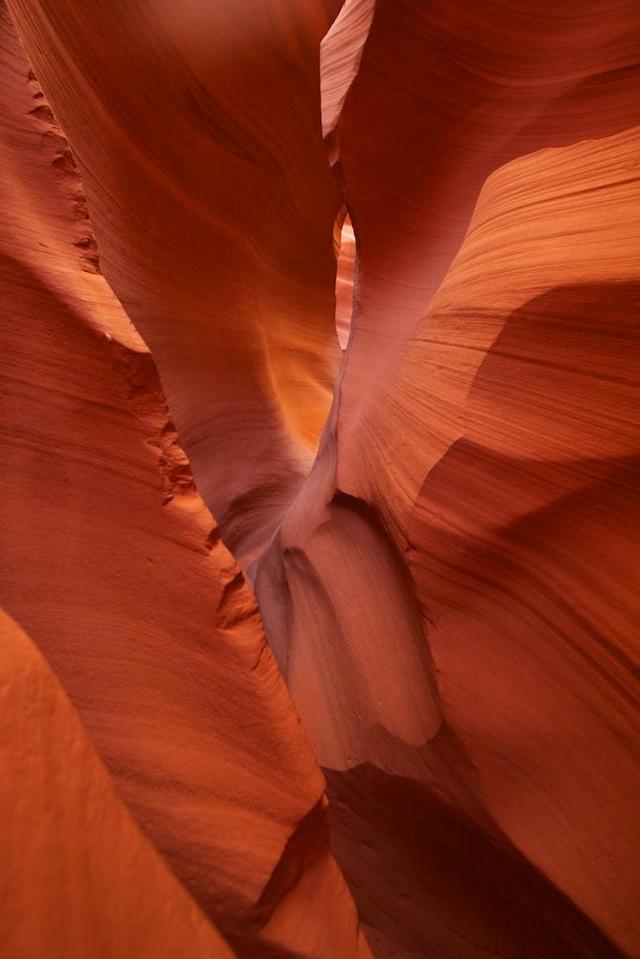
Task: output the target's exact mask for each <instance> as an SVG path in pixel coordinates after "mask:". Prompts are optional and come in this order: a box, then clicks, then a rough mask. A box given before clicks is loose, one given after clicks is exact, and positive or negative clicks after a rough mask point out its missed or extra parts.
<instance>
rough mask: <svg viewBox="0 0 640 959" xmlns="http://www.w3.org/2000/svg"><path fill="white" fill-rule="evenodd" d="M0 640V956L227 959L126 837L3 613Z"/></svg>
mask: <svg viewBox="0 0 640 959" xmlns="http://www.w3.org/2000/svg"><path fill="white" fill-rule="evenodd" d="M0 637H1V639H2V642H1V644H0V741H1V742H2V761H3V775H2V785H1V786H0V790H1V793H2V808H3V810H4V813H5V814H4V815H3V816H2V817H1V818H0V834H1V836H2V870H1V871H0V891H1V894H2V923H1V924H0V944H1V946H2V954H3V955H4V956H66V957H69V959H74V957H78V959H81V957H84V956H88V955H100V956H108V957H110V956H113V957H114V959H121V957H122V956H134V955H135V956H148V957H149V959H152V957H153V959H156V957H166V959H177V957H178V956H184V955H185V954H188V955H189V956H193V957H194V959H200V957H206V959H214V957H215V959H231V957H232V955H233V953H232V952H231V950H230V949H229V948H228V946H226V945H225V943H224V942H223V941H222V939H221V938H220V936H219V935H218V934H217V933H216V932H215V931H214V929H213V928H212V926H211V924H210V923H208V922H207V921H206V919H205V917H204V916H203V915H202V913H201V912H200V911H199V910H198V909H197V908H196V906H195V905H194V903H193V901H192V900H191V899H190V897H189V896H188V894H187V893H186V892H185V890H184V889H182V888H181V886H180V884H179V883H178V882H177V881H176V879H175V877H174V876H172V875H171V873H170V872H169V869H168V868H167V866H166V864H165V863H163V862H162V860H161V858H160V856H159V855H158V853H157V852H156V851H155V850H154V849H153V848H152V847H151V846H150V844H149V843H148V842H147V841H146V840H144V839H143V837H142V836H141V834H140V832H139V831H138V829H137V828H136V827H135V826H134V824H133V822H132V820H131V817H130V816H129V815H128V813H127V812H126V810H125V808H124V806H123V805H122V802H121V801H120V800H119V799H118V797H117V795H116V793H115V790H114V788H113V783H112V782H111V780H110V778H109V776H108V774H107V772H106V770H105V769H104V767H103V766H102V764H101V762H100V760H99V759H98V757H97V755H96V753H95V750H94V748H93V746H92V745H91V743H90V742H89V741H88V739H87V735H86V732H85V731H84V730H83V728H82V726H81V724H80V721H79V719H78V717H77V715H75V713H74V710H73V709H72V707H71V705H70V703H69V702H68V700H67V699H66V697H65V695H64V693H63V691H62V689H61V688H60V686H59V684H58V682H57V681H56V679H55V677H54V676H53V674H52V673H51V671H50V669H49V668H48V667H47V665H46V663H45V662H44V660H43V659H42V657H41V656H40V655H39V653H38V652H37V651H36V649H35V647H34V646H33V644H32V643H31V642H30V640H29V638H28V637H27V636H26V635H25V634H24V633H23V632H22V630H20V629H19V628H18V627H17V626H16V624H15V623H14V622H13V621H12V620H10V619H9V617H8V616H5V615H4V614H3V613H0ZM7 814H8V815H7ZM97 823H99V824H100V828H96V824H97Z"/></svg>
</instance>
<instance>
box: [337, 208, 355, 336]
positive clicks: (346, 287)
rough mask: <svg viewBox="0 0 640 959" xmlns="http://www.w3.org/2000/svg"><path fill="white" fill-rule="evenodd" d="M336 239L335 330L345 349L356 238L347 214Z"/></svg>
mask: <svg viewBox="0 0 640 959" xmlns="http://www.w3.org/2000/svg"><path fill="white" fill-rule="evenodd" d="M337 232H338V231H337ZM336 239H337V242H338V244H339V246H338V250H337V258H338V269H337V272H336V332H337V334H338V342H339V344H340V347H341V349H343V350H346V348H347V344H348V342H349V334H350V333H351V316H352V313H353V274H354V270H355V260H356V238H355V235H354V232H353V227H352V225H351V220H350V219H349V215H348V214H347V215H346V216H345V218H344V221H343V223H342V227H341V228H340V230H339V233H338V236H337V238H336Z"/></svg>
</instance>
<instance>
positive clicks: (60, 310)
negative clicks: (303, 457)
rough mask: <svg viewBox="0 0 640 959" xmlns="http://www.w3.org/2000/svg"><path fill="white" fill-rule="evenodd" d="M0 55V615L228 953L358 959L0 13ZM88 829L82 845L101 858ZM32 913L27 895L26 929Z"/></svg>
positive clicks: (323, 843)
mask: <svg viewBox="0 0 640 959" xmlns="http://www.w3.org/2000/svg"><path fill="white" fill-rule="evenodd" d="M2 55H3V61H2V76H3V77H4V78H5V79H6V80H7V83H6V85H5V84H3V86H2V110H3V113H2V127H1V130H0V142H1V146H2V153H3V161H4V162H3V166H2V174H1V176H0V183H1V185H2V189H3V198H4V203H3V209H2V214H1V216H2V223H3V229H2V231H0V237H1V238H0V247H1V248H2V250H1V253H2V255H1V260H0V289H1V290H2V300H3V304H6V306H5V311H4V313H3V317H2V331H1V339H2V357H3V363H2V367H3V368H2V411H3V434H2V437H1V441H0V445H1V456H0V461H1V466H2V497H1V504H2V505H1V519H2V539H3V560H2V577H1V579H2V583H1V585H0V603H1V605H2V606H3V607H4V608H5V609H6V610H7V611H9V612H10V614H11V615H12V616H13V617H14V618H15V619H16V620H17V621H18V622H19V623H20V624H21V625H22V626H23V627H24V628H25V629H26V630H28V633H29V635H30V637H31V638H32V640H33V641H34V642H35V643H36V644H37V645H38V647H39V649H40V650H41V651H42V652H43V653H44V655H45V656H46V658H47V660H48V662H49V663H50V665H51V666H52V667H53V669H54V670H55V672H56V674H57V676H58V678H59V679H60V680H61V682H62V683H63V685H64V687H65V690H66V692H67V693H68V695H69V696H70V698H71V701H72V703H73V705H74V706H75V707H76V709H77V711H78V713H79V715H80V717H81V719H82V721H83V723H84V725H85V728H86V729H87V731H88V732H89V734H90V735H91V737H92V739H93V742H94V743H95V745H96V747H97V749H98V752H99V754H100V756H101V758H102V760H103V761H104V762H105V764H106V767H107V769H108V771H109V772H110V774H111V775H112V777H113V779H114V782H115V784H116V786H117V788H118V791H119V793H120V795H121V797H122V798H123V799H124V801H125V803H126V805H127V806H128V808H129V810H130V811H131V813H132V814H133V816H134V818H135V819H136V820H137V822H138V823H139V825H140V826H141V828H142V830H143V831H144V833H145V834H146V836H147V837H148V838H149V839H150V840H151V841H152V842H153V843H154V845H155V846H156V847H157V849H159V850H160V852H161V853H162V854H163V856H164V857H165V859H166V860H167V861H168V863H169V864H170V865H171V867H172V869H173V870H174V872H175V874H176V875H177V877H178V878H179V879H180V880H181V881H182V882H183V883H184V885H185V886H186V887H187V889H188V890H189V892H190V893H191V894H192V895H193V896H194V898H195V899H197V901H198V902H199V903H200V905H201V906H202V907H203V908H204V909H205V911H206V912H207V913H208V915H209V916H210V917H213V918H214V920H215V921H216V923H217V924H219V926H220V928H224V931H225V934H226V935H227V936H228V938H229V940H230V941H232V942H233V944H234V948H235V949H236V950H237V953H238V955H239V956H252V957H253V956H254V955H256V954H259V955H264V956H285V955H286V956H287V957H289V956H297V957H298V956H299V957H303V956H304V957H311V956H317V955H322V956H325V955H326V956H329V955H331V956H333V955H335V956H344V957H345V959H351V957H352V956H355V955H358V954H362V955H366V949H365V947H364V945H362V946H361V945H359V938H358V930H357V921H356V916H355V911H354V908H353V903H352V901H351V899H350V896H349V894H348V892H347V890H346V887H345V884H344V880H343V878H342V876H341V875H340V872H339V870H338V868H337V866H336V864H335V862H334V861H333V859H332V857H331V855H330V853H329V849H328V836H327V830H326V813H325V800H324V798H323V789H324V782H323V779H322V776H321V774H320V771H319V769H318V767H317V764H316V762H315V761H314V758H313V755H312V753H311V751H310V749H309V746H308V744H307V742H306V741H305V738H304V736H303V734H302V733H301V730H300V725H299V720H298V718H297V716H296V714H295V712H294V709H293V707H292V705H291V702H290V700H289V698H288V695H287V692H286V689H285V687H284V685H283V683H282V680H281V679H280V677H279V675H278V672H277V668H276V666H275V663H274V660H273V657H272V656H271V654H270V652H269V650H268V649H267V648H266V644H265V638H264V633H263V631H262V627H261V623H260V619H259V616H258V613H257V610H256V606H255V600H254V598H253V595H252V593H251V591H250V589H249V588H248V587H247V586H246V584H245V583H244V581H243V578H242V575H241V573H240V571H239V569H238V567H237V565H236V564H235V562H234V561H233V559H232V557H231V556H230V555H229V553H228V552H227V550H226V548H225V547H224V546H223V544H222V542H221V541H220V535H219V531H218V528H217V526H216V523H215V522H214V520H213V518H212V516H211V514H210V513H209V512H208V510H207V509H206V507H205V505H204V503H203V502H202V500H201V499H200V497H199V495H198V492H197V491H196V488H195V485H194V482H193V478H192V475H191V470H190V466H189V462H188V460H187V458H186V456H185V454H184V453H183V451H182V449H181V447H180V445H179V443H178V440H177V436H176V431H175V427H174V426H173V423H172V421H171V418H170V416H169V412H168V410H167V407H166V401H165V399H164V396H163V392H162V389H161V386H160V383H159V381H158V377H157V373H156V370H155V367H154V363H153V360H152V359H151V357H150V356H149V354H148V352H147V351H146V347H145V346H144V344H143V343H142V341H141V340H140V338H139V336H138V335H137V334H136V333H135V331H134V330H133V329H132V328H131V326H130V323H129V321H128V320H126V317H125V316H124V314H123V311H122V308H121V307H120V305H119V303H118V301H117V300H116V298H115V296H114V294H113V293H112V291H111V290H110V289H109V287H108V286H107V284H106V282H105V280H104V278H103V277H102V276H101V275H100V273H99V272H96V270H97V269H98V264H97V263H96V262H94V263H92V270H91V272H90V273H88V272H86V270H85V269H84V266H85V263H86V261H85V256H86V250H87V247H86V246H82V247H78V246H77V236H78V234H79V233H81V234H82V236H83V237H87V236H91V224H90V222H89V221H88V219H87V212H86V206H80V207H79V206H78V204H79V203H80V201H79V199H78V195H79V192H80V185H79V176H78V174H77V171H76V170H75V167H74V164H73V158H72V156H71V153H70V151H69V149H68V147H67V146H66V141H63V138H62V134H61V133H60V132H59V131H57V132H55V133H52V132H51V129H52V120H51V116H50V114H49V112H46V111H45V110H44V109H43V108H45V107H46V106H47V104H46V101H45V99H44V97H43V96H42V94H41V91H40V90H39V88H38V86H37V83H36V81H35V80H34V78H33V76H32V75H30V74H29V67H28V64H27V62H26V60H25V58H24V55H23V54H22V52H21V50H20V48H19V45H18V43H17V40H16V38H15V35H14V34H13V31H12V27H11V24H10V23H9V21H8V19H7V17H6V14H3V18H2ZM34 102H35V103H36V104H37V110H38V112H37V114H35V115H34V114H33V112H32V111H33V109H34V106H33V104H34ZM47 110H48V107H47ZM54 138H55V139H54ZM53 139H54V142H53V143H52V140H53ZM59 157H62V158H63V160H64V164H63V165H62V164H60V163H58V162H57V161H58V158H59ZM61 166H62V169H61ZM5 226H6V229H5ZM16 708H18V703H17V704H16ZM25 708H28V700H27V701H26V703H25ZM52 748H53V747H52ZM61 761H62V760H61ZM78 775H79V776H81V772H80V771H79V773H78ZM33 814H34V815H35V810H34V813H33ZM16 815H17V816H19V817H20V819H21V823H22V818H24V817H28V815H30V813H29V812H28V810H27V809H26V807H23V808H21V809H18V810H16ZM93 816H94V818H92V811H91V809H90V808H89V809H87V811H86V824H85V826H84V828H85V829H86V830H88V831H89V832H91V830H93V831H94V832H95V835H94V836H92V835H88V836H87V837H86V841H87V843H89V844H90V843H92V842H95V843H96V844H98V845H100V844H104V843H105V841H107V837H105V836H104V835H103V823H102V819H101V811H100V807H97V808H96V810H95V813H94V814H93ZM27 826H28V823H26V822H25V823H24V824H23V826H22V828H24V829H26V828H27ZM65 841H66V840H65ZM64 850H65V847H64V846H62V845H61V849H60V857H61V860H63V859H64V858H65V856H66V853H65V851H64ZM34 855H35V852H34ZM60 868H61V869H62V868H63V863H61V867H60ZM105 868H106V867H105ZM51 869H52V870H53V869H54V866H53V864H52V865H51ZM106 881H107V879H106V878H105V882H106ZM115 881H117V879H116V874H114V882H115ZM310 885H312V886H313V888H314V903H315V910H307V909H306V908H305V906H304V904H305V903H306V902H307V900H308V898H309V886H310ZM22 895H23V902H24V905H25V907H26V906H27V901H26V897H27V890H26V889H25V890H23V893H22ZM65 896H66V897H68V898H69V897H71V896H72V888H71V879H69V885H68V886H67V887H65V889H61V890H60V901H61V902H63V901H64V898H65ZM44 907H46V908H49V905H48V904H47V903H46V902H43V901H42V900H38V899H37V897H35V895H34V901H33V904H32V907H31V908H32V910H33V912H34V915H36V914H37V912H38V910H39V909H41V908H44ZM51 908H53V907H51ZM67 908H68V909H72V908H73V904H72V902H71V901H70V900H69V901H68V902H67ZM78 908H80V905H79V906H78ZM307 912H308V915H307V918H306V920H305V922H304V925H302V926H301V925H300V923H299V920H298V915H299V914H300V913H304V914H305V915H306V913H307ZM11 921H12V920H11V918H10V917H7V916H6V915H5V914H4V913H3V912H2V910H1V909H0V924H4V923H5V922H6V923H7V924H10V923H11ZM34 921H35V920H34ZM83 921H85V922H87V923H89V922H90V916H87V917H85V919H84V920H83ZM105 921H106V917H105ZM203 923H204V920H203ZM70 934H71V933H70ZM53 935H54V934H53V932H52V936H53ZM57 935H58V933H56V934H55V936H54V941H52V949H57V950H58V952H59V953H60V954H62V953H64V950H65V948H66V946H65V945H64V942H65V941H66V940H61V939H59V938H57V939H56V936H57ZM83 935H85V933H83ZM185 936H186V933H185ZM83 941H84V940H83ZM119 941H120V940H118V939H115V940H114V943H113V945H112V947H111V946H110V948H113V949H114V950H115V949H116V946H117V943H118V942H119ZM187 942H188V940H187V939H186V938H185V941H184V947H185V949H186V951H187V952H189V949H188V947H187ZM77 948H78V949H80V948H81V944H78V945H77ZM169 948H172V949H175V945H174V946H171V944H170V943H169V944H168V945H167V949H169ZM194 948H195V947H194ZM360 950H361V953H360ZM64 954H66V953H64ZM105 954H107V953H105ZM109 954H112V953H109ZM167 954H169V953H167Z"/></svg>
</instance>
